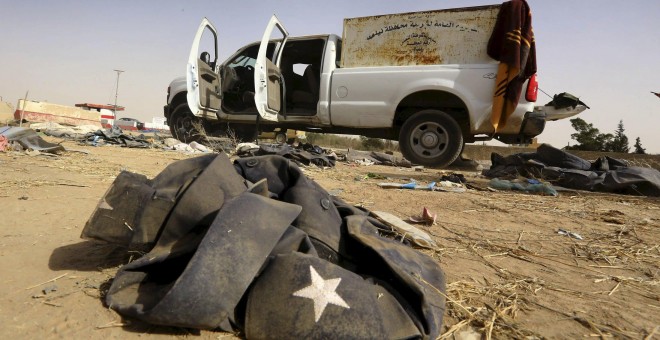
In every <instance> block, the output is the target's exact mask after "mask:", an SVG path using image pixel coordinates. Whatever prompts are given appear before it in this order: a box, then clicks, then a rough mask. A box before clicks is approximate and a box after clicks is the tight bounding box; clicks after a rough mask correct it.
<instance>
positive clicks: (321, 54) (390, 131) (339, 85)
mask: <svg viewBox="0 0 660 340" xmlns="http://www.w3.org/2000/svg"><path fill="white" fill-rule="evenodd" d="M498 9H499V6H498V5H493V6H481V7H470V8H462V9H453V10H439V11H431V12H417V13H405V14H393V15H386V16H377V17H365V18H354V19H345V21H344V34H343V37H341V38H340V37H339V36H337V35H334V34H327V35H314V36H303V37H289V34H288V32H287V31H286V29H285V28H284V26H283V25H282V24H281V23H280V22H279V20H278V19H277V18H276V17H275V16H273V17H272V18H271V20H270V22H269V23H268V26H267V28H266V32H265V33H264V35H263V38H262V39H261V41H260V42H255V43H252V44H249V45H246V46H244V47H242V48H240V49H239V50H238V51H237V52H236V53H234V54H233V55H232V56H230V57H229V58H228V59H227V60H226V61H224V62H222V63H219V62H218V57H217V56H218V42H217V30H216V28H215V27H214V26H213V24H211V22H210V21H209V20H207V19H206V18H204V19H203V20H202V23H201V24H200V26H199V29H198V31H197V34H196V35H195V39H194V42H193V45H192V49H191V51H190V56H189V60H188V65H187V70H186V77H181V78H177V79H175V80H174V81H172V83H171V84H170V86H169V88H168V95H167V105H166V106H165V108H164V111H165V117H166V118H167V121H168V123H169V125H170V129H171V131H172V134H173V135H174V136H175V137H176V138H179V139H180V140H182V141H184V142H185V141H190V140H193V139H195V138H198V131H199V127H200V126H203V127H204V129H205V130H206V133H208V134H211V135H215V134H222V133H226V132H227V131H228V129H232V130H233V131H234V132H235V133H236V134H237V135H238V136H241V137H245V136H247V137H248V138H252V137H253V136H254V135H255V133H256V129H259V130H260V131H273V130H286V129H296V130H304V131H312V132H321V133H340V134H354V135H363V136H368V137H375V138H384V139H391V140H398V141H399V146H400V149H401V152H402V153H403V155H404V156H405V157H406V158H407V159H408V160H410V161H411V162H413V163H416V164H421V165H427V166H445V165H448V164H451V163H452V162H453V161H455V160H456V159H457V158H458V156H459V155H460V153H461V151H462V148H463V146H464V143H471V142H475V141H482V140H490V139H493V138H496V139H498V140H500V141H502V142H504V143H508V144H524V143H528V142H529V141H531V139H532V138H533V137H535V136H537V135H539V134H540V133H541V132H542V131H543V129H544V127H545V122H546V121H548V120H556V119H563V118H567V117H570V116H572V115H575V114H578V113H579V112H581V111H582V110H584V107H571V108H565V109H553V108H552V107H545V106H538V107H535V105H534V102H535V101H536V90H537V86H538V85H537V83H536V80H535V76H534V77H532V80H530V81H529V84H525V85H524V87H523V91H522V98H520V102H519V104H518V107H517V108H516V110H515V112H514V113H513V114H512V115H511V116H510V118H509V120H508V121H507V124H506V126H505V128H504V129H502V130H501V131H498V132H497V133H495V129H494V127H493V125H492V123H491V119H490V117H491V114H490V112H491V109H492V105H493V104H492V103H493V93H494V88H495V75H496V72H497V67H498V64H497V62H496V61H495V60H493V59H491V58H490V57H488V55H487V54H486V45H487V41H488V37H489V35H490V33H491V31H492V28H493V26H494V22H495V19H496V17H497V12H498ZM273 36H275V37H273ZM204 37H206V38H204ZM203 39H207V40H206V45H203V44H204V41H203ZM200 124H201V125H200Z"/></svg>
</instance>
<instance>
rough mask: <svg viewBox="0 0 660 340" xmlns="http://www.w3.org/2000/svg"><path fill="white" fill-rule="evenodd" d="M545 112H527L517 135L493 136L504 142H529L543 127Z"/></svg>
mask: <svg viewBox="0 0 660 340" xmlns="http://www.w3.org/2000/svg"><path fill="white" fill-rule="evenodd" d="M546 116H547V115H546V113H545V112H538V111H534V112H527V113H525V118H523V122H522V124H521V126H520V133H519V134H517V135H497V136H495V138H496V139H497V140H499V141H500V142H502V143H505V144H529V143H531V142H532V139H533V138H534V137H536V136H538V135H540V134H541V133H542V132H543V130H544V129H545V121H546Z"/></svg>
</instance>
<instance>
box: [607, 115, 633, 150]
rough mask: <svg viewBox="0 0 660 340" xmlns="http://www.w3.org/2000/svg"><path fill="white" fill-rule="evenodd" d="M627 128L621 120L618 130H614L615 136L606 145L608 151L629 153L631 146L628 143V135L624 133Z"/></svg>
mask: <svg viewBox="0 0 660 340" xmlns="http://www.w3.org/2000/svg"><path fill="white" fill-rule="evenodd" d="M625 131H626V130H625V129H624V128H623V120H620V121H619V125H617V128H616V131H615V132H614V138H612V140H611V141H610V142H609V144H608V145H607V146H606V149H607V150H606V151H610V152H621V153H628V152H629V151H630V146H629V145H628V137H627V136H626V135H625V134H624V132H625Z"/></svg>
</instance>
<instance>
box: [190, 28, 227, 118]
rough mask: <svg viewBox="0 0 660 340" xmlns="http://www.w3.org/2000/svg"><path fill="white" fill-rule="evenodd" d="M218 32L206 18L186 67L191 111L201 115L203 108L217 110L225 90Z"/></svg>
mask: <svg viewBox="0 0 660 340" xmlns="http://www.w3.org/2000/svg"><path fill="white" fill-rule="evenodd" d="M217 32H218V31H217V30H216V28H215V27H214V26H213V24H212V23H211V22H210V21H209V20H208V19H206V18H204V19H202V23H201V24H200V25H199V28H198V29H197V34H195V39H194V40H193V44H192V48H191V49H190V55H189V56H188V65H187V70H186V84H187V88H188V95H187V98H186V99H187V101H188V106H189V107H190V111H191V112H192V113H193V114H195V115H201V113H200V111H202V110H206V111H218V110H219V109H220V104H221V99H222V90H221V87H220V84H221V81H220V74H219V72H218V70H219V65H218V33H217Z"/></svg>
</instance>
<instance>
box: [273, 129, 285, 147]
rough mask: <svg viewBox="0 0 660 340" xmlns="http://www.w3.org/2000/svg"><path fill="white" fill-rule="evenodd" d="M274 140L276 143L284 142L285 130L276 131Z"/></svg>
mask: <svg viewBox="0 0 660 340" xmlns="http://www.w3.org/2000/svg"><path fill="white" fill-rule="evenodd" d="M275 142H277V144H284V143H286V131H285V132H278V133H277V134H276V135H275Z"/></svg>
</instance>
